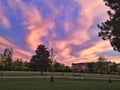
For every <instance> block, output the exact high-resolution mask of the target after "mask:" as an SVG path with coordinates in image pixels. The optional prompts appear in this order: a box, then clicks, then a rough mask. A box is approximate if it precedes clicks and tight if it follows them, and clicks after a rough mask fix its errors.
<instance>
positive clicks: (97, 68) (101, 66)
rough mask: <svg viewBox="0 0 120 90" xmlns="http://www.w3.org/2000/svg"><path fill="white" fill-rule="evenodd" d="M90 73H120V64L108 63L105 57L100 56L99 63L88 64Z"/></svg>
mask: <svg viewBox="0 0 120 90" xmlns="http://www.w3.org/2000/svg"><path fill="white" fill-rule="evenodd" d="M88 69H89V72H99V73H101V74H103V73H116V72H118V73H120V64H117V63H115V62H107V60H106V58H105V57H102V56H100V57H99V58H98V61H97V62H91V63H88Z"/></svg>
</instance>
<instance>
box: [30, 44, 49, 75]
mask: <svg viewBox="0 0 120 90" xmlns="http://www.w3.org/2000/svg"><path fill="white" fill-rule="evenodd" d="M35 53H36V55H34V56H32V58H31V60H30V68H31V70H35V71H41V74H42V72H43V71H46V70H47V69H49V68H50V65H51V59H50V58H49V57H50V52H49V51H48V50H47V48H46V47H45V46H44V45H42V44H41V45H39V46H38V47H37V49H36V51H35Z"/></svg>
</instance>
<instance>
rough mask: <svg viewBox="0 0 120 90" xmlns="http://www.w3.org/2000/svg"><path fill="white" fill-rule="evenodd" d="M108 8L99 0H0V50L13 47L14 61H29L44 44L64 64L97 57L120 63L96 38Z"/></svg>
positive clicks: (90, 60) (105, 43)
mask: <svg viewBox="0 0 120 90" xmlns="http://www.w3.org/2000/svg"><path fill="white" fill-rule="evenodd" d="M108 9H109V8H108V7H107V6H105V4H104V2H103V0H0V53H2V52H3V49H4V48H5V47H9V48H13V50H14V56H13V59H14V60H15V59H16V58H17V57H18V58H20V57H21V58H23V60H27V61H29V60H30V58H31V56H32V55H34V54H35V52H34V51H35V49H36V48H37V46H38V45H39V44H44V45H45V46H46V47H48V49H49V50H50V49H51V48H54V50H55V53H56V57H55V58H56V59H57V61H59V62H61V63H64V64H66V65H71V63H78V62H92V61H96V60H97V58H98V57H99V56H105V57H106V58H107V60H111V61H115V62H120V57H119V55H120V53H118V52H115V51H113V49H112V47H111V46H110V44H109V41H103V40H101V38H99V37H98V32H99V31H100V30H99V29H98V27H97V24H100V23H101V22H103V21H105V20H106V19H107V18H108V15H107V13H106V12H107V10H108Z"/></svg>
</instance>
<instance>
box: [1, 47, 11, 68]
mask: <svg viewBox="0 0 120 90" xmlns="http://www.w3.org/2000/svg"><path fill="white" fill-rule="evenodd" d="M12 55H13V50H12V48H5V49H4V52H3V53H1V54H0V67H1V69H2V70H11V66H12Z"/></svg>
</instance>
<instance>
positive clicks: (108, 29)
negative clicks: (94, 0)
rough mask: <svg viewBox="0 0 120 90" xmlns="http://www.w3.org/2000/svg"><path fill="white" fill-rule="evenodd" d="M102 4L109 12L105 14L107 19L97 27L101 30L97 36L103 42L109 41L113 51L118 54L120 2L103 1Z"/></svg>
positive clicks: (119, 48)
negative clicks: (107, 16) (103, 3)
mask: <svg viewBox="0 0 120 90" xmlns="http://www.w3.org/2000/svg"><path fill="white" fill-rule="evenodd" d="M104 2H105V5H106V6H108V7H110V9H111V11H110V10H109V11H108V12H107V13H108V15H109V19H108V20H106V21H105V22H103V23H102V24H101V25H98V27H99V28H100V29H101V31H100V32H99V36H100V37H102V39H103V40H109V41H110V44H111V46H112V47H113V49H114V50H115V51H119V52H120V0H104Z"/></svg>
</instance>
